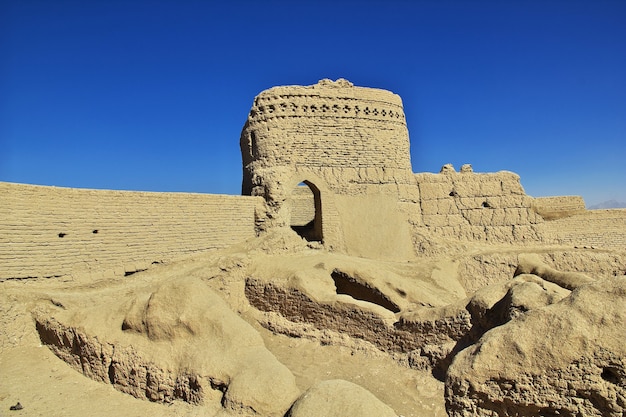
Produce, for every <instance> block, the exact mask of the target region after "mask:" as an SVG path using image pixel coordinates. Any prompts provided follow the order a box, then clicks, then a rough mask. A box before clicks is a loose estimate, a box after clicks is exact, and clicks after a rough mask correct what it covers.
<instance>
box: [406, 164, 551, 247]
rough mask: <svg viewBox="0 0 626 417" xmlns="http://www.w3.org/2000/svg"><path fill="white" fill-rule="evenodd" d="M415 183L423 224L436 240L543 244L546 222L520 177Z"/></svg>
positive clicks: (439, 177) (450, 174)
mask: <svg viewBox="0 0 626 417" xmlns="http://www.w3.org/2000/svg"><path fill="white" fill-rule="evenodd" d="M415 178H416V180H417V185H418V187H419V193H420V200H421V204H420V205H419V206H418V207H421V217H422V221H423V224H424V226H425V227H427V228H428V229H429V230H430V231H431V232H433V233H435V234H437V235H440V236H443V237H448V238H454V239H458V238H461V239H465V240H472V241H483V242H491V243H516V244H521V243H536V242H538V241H543V240H544V237H543V236H542V235H541V233H540V230H539V228H538V225H539V224H540V223H542V222H543V219H542V218H541V217H540V216H539V215H537V213H536V212H535V211H534V210H533V209H532V201H533V198H532V197H529V196H528V195H526V193H525V192H524V189H523V188H522V185H521V184H520V180H519V176H518V175H517V174H514V173H512V172H508V171H501V172H497V173H474V172H471V171H469V172H455V171H447V172H443V171H442V173H439V174H432V173H420V174H415Z"/></svg>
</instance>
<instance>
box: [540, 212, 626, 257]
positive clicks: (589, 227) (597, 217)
mask: <svg viewBox="0 0 626 417" xmlns="http://www.w3.org/2000/svg"><path fill="white" fill-rule="evenodd" d="M542 228H543V229H544V233H545V234H546V235H550V236H552V237H554V239H555V240H556V242H557V243H559V244H563V245H567V246H576V247H587V248H591V247H593V248H596V249H608V250H617V251H620V252H626V209H610V210H587V211H584V212H580V213H578V214H574V215H572V216H569V217H564V218H560V219H556V220H551V221H546V222H545V223H544V224H543V225H542Z"/></svg>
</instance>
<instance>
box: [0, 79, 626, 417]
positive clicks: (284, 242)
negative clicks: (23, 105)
mask: <svg viewBox="0 0 626 417" xmlns="http://www.w3.org/2000/svg"><path fill="white" fill-rule="evenodd" d="M234 143H236V141H235V142H234ZM240 148H241V155H242V195H240V196H228V195H215V194H192V193H154V192H138V191H113V190H88V189H73V188H61V187H49V186H36V185H27V184H15V183H0V196H1V201H2V203H1V204H0V231H1V232H2V233H1V234H0V266H1V268H0V285H3V287H4V289H5V290H6V293H5V294H4V295H2V297H3V298H2V305H3V307H2V310H1V311H2V313H3V315H2V317H3V319H2V321H1V322H0V330H2V332H0V348H1V349H0V353H2V354H3V355H8V354H9V353H7V352H12V349H13V350H15V351H17V350H18V349H22V348H24V346H27V347H28V346H31V347H32V346H36V345H45V346H47V347H49V349H50V351H51V352H53V353H54V354H55V355H56V357H58V358H61V359H62V360H63V361H64V362H66V363H67V364H69V365H70V366H71V367H73V368H74V369H76V370H78V371H79V372H80V373H81V374H83V375H85V376H87V377H89V378H91V379H93V380H96V381H99V382H100V383H104V384H108V385H112V386H113V387H114V388H115V389H116V390H118V391H121V392H123V393H125V394H130V396H132V397H134V398H139V399H142V400H149V401H151V402H156V403H165V404H173V403H175V402H177V401H178V402H184V403H185V404H187V405H188V404H191V405H193V406H204V407H207V408H206V410H208V411H207V413H208V414H207V415H242V416H243V415H246V416H247V415H259V416H277V417H282V416H291V417H305V416H310V415H313V414H311V413H314V412H317V411H319V410H321V408H320V407H329V408H328V409H327V410H328V413H329V414H328V415H337V416H339V415H345V414H341V412H340V410H344V411H345V410H350V412H357V411H355V410H360V411H358V413H360V414H359V415H372V416H373V415H377V416H381V415H385V416H387V415H389V416H395V415H398V414H402V415H404V416H411V415H418V414H419V413H418V411H416V410H417V409H416V408H415V407H417V406H416V405H415V404H413V405H412V404H411V403H410V402H408V403H407V401H404V399H405V398H398V397H397V396H396V397H394V395H392V394H390V393H389V392H386V391H384V389H383V388H380V393H377V392H376V390H377V388H376V385H375V384H376V381H375V380H376V378H373V377H372V378H364V379H367V381H365V380H363V381H361V383H362V384H366V385H367V384H370V385H368V386H367V388H368V389H369V390H370V391H373V392H374V393H375V394H377V395H378V396H380V395H385V396H386V397H385V398H386V399H387V403H386V404H385V403H384V402H382V401H379V399H377V398H376V397H375V396H374V395H372V394H371V393H370V392H368V390H366V389H365V388H363V387H362V386H360V385H357V384H356V383H355V381H352V380H351V381H344V380H343V379H341V378H334V379H332V378H328V380H323V379H322V380H320V379H319V378H318V379H315V378H313V377H311V378H310V379H307V378H306V376H302V375H304V374H305V373H306V372H304V371H302V369H304V368H306V369H307V370H310V369H312V368H314V366H313V365H310V364H307V365H306V366H304V365H301V364H299V363H298V361H297V360H295V361H292V360H291V359H290V356H289V354H288V353H285V352H286V349H284V348H282V347H280V346H279V344H280V343H284V339H281V338H284V337H287V338H290V339H289V340H302V341H308V342H306V343H312V346H314V347H315V349H318V348H320V347H321V346H340V347H341V348H345V349H348V350H349V351H350V352H351V354H350V355H351V356H355V355H356V356H358V355H362V356H359V357H360V358H362V359H363V360H365V361H367V360H371V358H374V357H376V358H379V357H384V358H386V359H385V360H387V359H388V360H389V361H391V362H393V363H394V366H396V365H398V366H401V367H404V368H406V369H408V370H410V371H411V372H423V373H424V375H426V373H428V375H430V374H432V375H433V377H434V378H435V379H436V380H438V381H440V382H441V383H442V384H444V383H445V412H446V413H447V414H448V415H450V416H458V417H460V416H470V415H491V416H509V415H511V416H512V415H528V416H530V415H548V414H550V413H552V414H550V415H556V414H560V415H570V416H574V415H594V416H595V415H598V416H599V415H610V416H618V415H623V413H625V412H626V371H625V369H626V348H625V347H624V344H623V335H624V331H626V329H625V328H624V326H625V323H626V309H625V308H624V305H625V304H624V302H623V301H624V294H626V282H625V281H624V280H625V278H624V275H625V274H626V253H625V252H624V248H625V247H626V210H624V209H614V210H586V208H585V203H584V201H583V199H582V198H581V197H578V196H555V197H542V198H535V197H532V196H529V195H527V194H526V193H525V191H524V188H523V187H522V184H521V181H520V178H519V176H518V175H517V174H515V173H512V172H508V171H501V172H497V173H478V172H474V170H473V168H472V166H471V165H470V164H466V165H463V166H462V167H460V169H459V170H458V171H457V170H456V169H455V168H454V167H453V166H451V165H449V164H448V165H443V166H442V169H441V171H440V172H439V173H425V172H418V173H415V172H414V171H413V167H412V164H411V159H410V141H409V134H408V129H407V125H406V120H405V116H404V110H403V104H402V100H401V98H400V97H399V96H398V95H396V94H394V93H391V92H389V91H385V90H380V89H375V88H365V87H356V86H354V85H353V84H352V83H350V82H349V81H347V80H344V79H339V80H337V81H331V80H327V79H324V80H321V81H319V82H318V83H317V84H315V85H310V86H281V87H274V88H270V89H268V90H265V91H263V92H261V93H260V94H259V95H258V96H257V97H256V98H255V99H254V102H253V105H252V108H251V110H250V113H249V115H248V118H247V121H246V122H245V125H244V126H243V130H242V132H241V137H240ZM30 283H32V286H30ZM13 322H16V323H20V326H21V327H20V329H28V330H26V331H24V334H23V335H18V334H17V333H19V332H18V331H17V330H15V329H16V327H15V325H14V324H13ZM302 343H305V342H302ZM287 350H288V349H287ZM207 352H208V353H207ZM283 362H285V363H288V364H289V366H287V365H286V364H285V363H283ZM0 365H2V361H0ZM300 366H302V367H303V368H302V369H301V368H299V367H300ZM316 366H317V365H316ZM404 368H403V369H404ZM1 369H2V368H0V370H1ZM294 369H298V372H296V371H295V370H294ZM331 373H332V370H329V371H327V374H329V375H330V374H331ZM294 375H297V377H298V378H296V376H294ZM359 376H360V374H359ZM2 388H3V386H2V385H0V394H2ZM407 389H408V388H407ZM440 389H441V390H443V389H444V388H443V385H442V386H441V387H440ZM407 392H408V395H414V393H413V392H412V391H407ZM441 397H442V399H441V404H440V405H432V406H429V405H424V406H423V407H424V408H423V409H420V410H422V411H420V412H421V413H432V415H442V414H440V413H442V412H443V411H442V410H443V397H444V393H443V392H442V393H441ZM328 398H331V399H330V400H329V399H328ZM350 398H358V399H360V400H359V401H361V402H362V403H361V404H360V405H357V404H356V401H357V400H354V401H353V402H352V403H349V401H350ZM324 399H326V400H324ZM342 401H343V402H342ZM345 401H348V402H345ZM363 404H365V405H363ZM342 407H343V408H342ZM359 407H362V408H359ZM420 407H422V406H420ZM429 407H430V408H429ZM437 407H439V408H437ZM392 408H393V409H392ZM316 410H317V411H316ZM324 410H326V409H324ZM338 410H339V411H338ZM220 413H225V414H220ZM333 413H334V414H333ZM368 413H370V414H368ZM438 413H439V414H438ZM421 415H426V414H421Z"/></svg>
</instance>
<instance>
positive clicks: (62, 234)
mask: <svg viewBox="0 0 626 417" xmlns="http://www.w3.org/2000/svg"><path fill="white" fill-rule="evenodd" d="M58 236H59V237H65V236H67V233H63V232H61V233H59V235H58Z"/></svg>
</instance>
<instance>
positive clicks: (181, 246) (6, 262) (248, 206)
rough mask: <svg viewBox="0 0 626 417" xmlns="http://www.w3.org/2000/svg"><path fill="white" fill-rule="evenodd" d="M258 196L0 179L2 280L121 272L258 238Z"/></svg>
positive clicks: (137, 269)
mask: <svg viewBox="0 0 626 417" xmlns="http://www.w3.org/2000/svg"><path fill="white" fill-rule="evenodd" d="M261 202H262V200H261V199H260V198H258V197H245V196H225V195H211V194H190V193H152V192H135V191H108V190H87V189H75V188H58V187H47V186H35V185H25V184H14V183H1V182H0V280H7V279H26V278H37V277H65V276H73V275H75V274H95V275H98V276H101V275H124V274H129V273H133V272H135V271H139V270H143V269H146V268H148V267H149V266H150V265H151V264H152V263H160V262H168V261H171V260H175V259H178V258H182V257H185V256H189V255H191V254H193V253H198V252H202V251H209V250H212V249H217V248H223V247H226V246H229V245H231V244H234V243H237V242H240V241H243V240H245V239H247V238H250V237H253V236H255V224H254V222H255V207H256V205H257V204H260V203H261Z"/></svg>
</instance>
